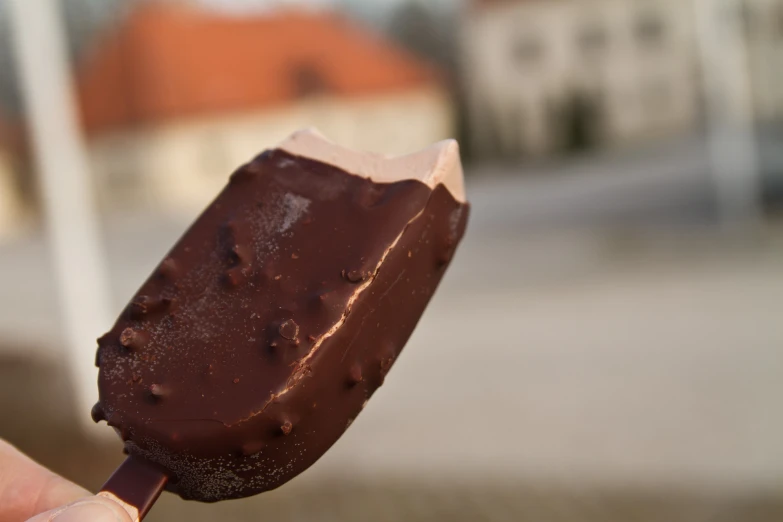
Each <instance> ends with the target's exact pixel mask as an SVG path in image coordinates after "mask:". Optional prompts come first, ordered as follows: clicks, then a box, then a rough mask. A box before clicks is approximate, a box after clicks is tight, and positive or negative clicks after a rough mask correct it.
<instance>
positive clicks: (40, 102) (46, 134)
mask: <svg viewBox="0 0 783 522" xmlns="http://www.w3.org/2000/svg"><path fill="white" fill-rule="evenodd" d="M57 7H58V6H57V2H56V0H10V15H11V22H12V33H13V44H14V52H15V57H16V64H17V68H18V70H19V78H20V87H21V91H22V93H23V99H24V106H25V110H26V113H27V121H28V125H29V131H30V137H31V141H32V145H33V151H34V156H35V167H36V170H37V173H38V176H39V178H40V189H41V195H42V199H43V207H44V213H45V221H46V226H47V231H48V235H49V241H50V243H51V256H52V263H53V268H54V271H55V276H56V281H57V284H58V296H57V297H58V298H59V305H60V306H59V309H60V310H61V311H62V316H61V317H60V318H59V320H60V321H61V326H56V327H55V330H54V331H55V332H58V334H57V335H56V336H55V337H54V338H53V339H52V342H53V343H54V346H55V347H57V348H60V347H62V349H64V350H65V353H64V354H62V355H63V356H64V358H65V360H66V362H67V364H68V369H69V372H70V377H71V381H72V384H73V389H74V392H75V394H76V406H77V408H78V416H79V419H83V420H84V424H83V426H85V428H86V427H87V426H92V423H91V422H90V415H89V411H90V407H91V406H92V404H93V403H94V402H95V401H96V399H97V394H96V378H97V373H96V369H95V367H94V360H95V347H96V344H95V339H96V337H98V336H99V335H100V334H101V333H102V332H103V329H105V328H108V326H109V324H110V323H109V316H108V312H109V308H108V304H109V299H108V286H107V283H106V282H107V278H106V270H105V264H104V261H105V260H104V256H103V252H102V250H101V248H100V243H99V239H98V228H97V227H98V216H97V214H96V211H95V208H94V199H93V196H92V190H91V188H92V187H91V182H90V177H89V173H88V162H87V156H86V151H85V147H84V143H83V141H82V137H81V133H80V130H79V126H78V124H77V119H76V114H75V107H74V97H73V92H72V89H71V81H70V75H69V70H68V60H67V54H66V51H65V34H64V30H63V27H62V23H61V18H60V13H59V12H58V10H57ZM41 298H42V299H50V298H54V296H41ZM53 320H55V321H56V320H57V318H55V319H53Z"/></svg>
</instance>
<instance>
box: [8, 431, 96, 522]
mask: <svg viewBox="0 0 783 522" xmlns="http://www.w3.org/2000/svg"><path fill="white" fill-rule="evenodd" d="M89 494H90V493H89V492H87V491H86V490H84V489H82V488H80V487H79V486H77V485H76V484H74V483H73V482H70V481H68V480H65V479H64V478H62V477H61V476H59V475H57V474H55V473H53V472H51V471H49V470H48V469H46V468H44V467H43V466H41V465H40V464H38V463H36V462H34V461H33V460H32V459H30V458H29V457H27V456H26V455H24V454H22V453H21V452H20V451H19V450H17V449H16V448H14V447H13V446H11V445H10V444H8V443H7V442H5V441H4V440H2V439H0V520H2V521H9V522H21V521H23V520H27V519H28V518H29V517H31V516H33V515H35V514H37V513H41V512H43V511H47V510H49V509H53V508H55V507H57V506H62V505H64V504H68V503H69V502H73V501H74V500H77V499H80V498H83V497H85V496H88V495H89Z"/></svg>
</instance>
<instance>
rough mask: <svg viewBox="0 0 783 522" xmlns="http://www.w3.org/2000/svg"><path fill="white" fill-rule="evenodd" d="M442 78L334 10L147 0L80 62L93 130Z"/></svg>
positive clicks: (85, 112)
mask: <svg viewBox="0 0 783 522" xmlns="http://www.w3.org/2000/svg"><path fill="white" fill-rule="evenodd" d="M433 82H438V73H437V71H436V70H435V69H433V68H432V67H431V66H430V65H429V64H427V63H424V62H422V61H421V60H419V59H418V58H415V57H413V56H411V55H410V54H407V53H406V52H405V51H403V50H401V49H399V48H398V47H396V46H394V45H393V44H391V43H389V42H388V41H385V40H383V39H381V38H380V37H379V36H377V35H375V34H373V33H371V32H369V31H367V30H365V29H363V28H361V27H359V26H357V25H356V24H355V23H353V22H351V21H349V20H347V19H345V18H342V17H340V16H338V15H336V14H332V13H323V12H305V11H282V12H276V13H272V14H266V15H255V16H251V17H233V16H225V15H219V14H215V13H212V12H207V11H203V10H198V9H195V8H193V7H189V6H182V5H171V4H162V3H158V2H146V3H143V4H141V5H140V6H139V7H138V8H136V9H135V10H134V11H132V12H131V14H130V15H129V17H128V18H127V19H126V20H125V21H124V23H123V24H122V25H121V26H120V27H118V28H117V30H115V31H114V33H113V34H111V35H108V37H107V38H106V39H104V40H103V41H102V42H101V43H100V44H99V45H98V46H97V47H96V48H95V49H94V52H93V53H91V54H90V55H89V56H88V57H87V59H85V60H84V61H83V62H82V63H81V64H80V68H79V71H78V74H77V86H78V94H79V101H80V104H81V108H82V119H83V123H84V126H85V130H86V131H87V133H88V134H95V133H97V132H101V131H104V130H109V129H112V128H119V127H124V126H128V125H136V124H154V123H158V122H162V121H168V120H173V119H178V118H185V117H192V116H196V115H200V114H214V113H225V112H236V111H242V110H249V109H253V108H260V107H264V106H270V105H279V104H284V103H289V102H292V101H294V100H296V99H297V98H298V97H300V96H302V95H305V94H307V93H308V92H311V91H324V92H328V93H331V94H335V95H341V96H354V95H362V94H369V93H382V92H387V91H397V90H405V89H410V88H413V87H417V86H421V85H427V84H432V83H433Z"/></svg>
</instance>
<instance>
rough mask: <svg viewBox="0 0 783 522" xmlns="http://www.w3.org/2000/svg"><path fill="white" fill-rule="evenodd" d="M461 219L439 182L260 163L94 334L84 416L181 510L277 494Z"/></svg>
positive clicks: (362, 399)
mask: <svg viewBox="0 0 783 522" xmlns="http://www.w3.org/2000/svg"><path fill="white" fill-rule="evenodd" d="M467 217H468V205H467V204H464V203H460V202H458V201H456V200H455V199H454V198H453V197H452V195H451V194H450V193H449V191H448V190H446V189H445V188H444V187H443V186H442V185H438V186H437V187H436V188H435V189H434V190H433V189H430V188H429V187H428V186H426V185H425V184H423V183H421V182H418V181H415V180H406V181H399V182H396V183H375V182H373V181H371V180H369V179H365V178H361V177H358V176H354V175H352V174H350V173H348V172H345V171H343V170H341V169H339V168H336V167H334V166H331V165H328V164H326V163H321V162H318V161H314V160H310V159H307V158H303V157H299V156H294V155H291V154H289V153H287V152H284V151H282V150H271V151H267V152H265V153H263V154H262V155H260V156H259V157H257V158H256V159H255V160H254V161H253V162H251V163H250V164H248V165H246V166H244V167H243V168H241V169H239V170H238V171H237V172H235V173H234V175H232V177H231V181H230V183H229V185H228V186H227V187H226V188H225V189H224V190H223V192H222V193H221V194H220V195H219V196H218V198H217V199H216V200H215V201H214V202H213V203H212V204H211V205H210V206H209V207H208V208H207V209H206V210H205V211H204V213H203V214H202V215H201V216H200V217H199V219H198V220H197V221H196V222H195V223H194V224H193V225H192V226H191V228H190V229H189V230H188V231H187V232H186V233H185V235H184V236H183V237H182V238H181V239H180V241H179V242H178V243H177V244H176V246H174V248H173V249H172V250H171V252H169V254H168V255H167V256H166V258H165V260H164V261H163V263H162V264H161V266H160V267H159V268H158V269H157V270H155V272H154V273H153V275H152V276H151V277H150V278H149V279H148V280H147V281H146V282H145V283H144V285H143V286H142V287H141V289H140V290H139V291H138V293H137V295H136V296H135V297H134V298H133V299H132V300H131V302H130V304H129V305H128V307H127V309H126V310H125V312H124V313H123V314H122V315H121V316H120V318H119V319H118V320H117V322H116V323H115V325H114V327H113V328H112V330H111V331H110V332H109V333H108V334H106V335H104V336H103V337H101V338H100V339H99V348H98V356H97V363H98V366H99V367H100V376H99V382H98V385H99V394H100V401H99V403H98V404H97V405H96V407H95V408H94V409H93V413H92V414H93V418H94V419H95V420H96V422H97V421H99V420H102V419H105V420H106V421H107V422H108V424H109V425H111V426H114V427H115V428H117V431H118V432H119V433H120V434H121V436H122V437H123V440H124V441H125V448H126V450H127V451H128V452H129V453H130V454H132V455H136V456H140V457H143V458H146V459H148V460H150V461H152V462H154V463H156V464H157V465H160V466H162V467H163V468H165V469H166V470H167V471H168V472H169V474H170V476H171V480H170V481H169V483H168V485H167V489H168V490H170V491H173V492H175V493H177V494H179V495H180V496H182V497H183V498H186V499H195V500H201V501H207V502H212V501H217V500H222V499H229V498H239V497H246V496H249V495H254V494H256V493H260V492H263V491H266V490H269V489H272V488H275V487H278V486H280V485H281V484H283V483H285V482H286V481H288V480H290V479H291V478H293V477H294V476H296V475H297V474H299V473H301V472H302V471H304V470H305V469H307V468H308V467H309V466H310V465H312V464H313V463H314V462H315V461H316V460H317V459H318V458H319V457H320V456H321V455H323V453H324V452H325V451H326V450H327V449H329V447H330V446H331V445H332V444H334V442H335V441H336V440H337V439H338V438H339V437H340V435H341V434H342V433H343V432H344V431H345V429H346V428H347V426H348V425H349V424H350V423H351V422H352V421H353V419H354V418H355V417H356V416H357V415H358V414H359V412H360V411H361V409H362V408H363V405H364V404H365V403H366V401H367V399H368V398H369V397H370V396H371V395H372V394H373V393H374V392H375V390H376V389H377V388H378V387H379V386H380V385H381V384H382V383H383V380H384V378H385V376H386V374H387V373H388V371H389V369H390V368H391V366H392V364H393V363H394V361H395V360H396V359H397V357H398V356H399V354H400V351H401V350H402V348H403V346H404V345H405V342H406V341H407V340H408V337H409V336H410V334H411V333H412V332H413V329H414V327H415V326H416V323H417V322H418V320H419V317H420V316H421V314H422V312H423V311H424V308H425V307H426V305H427V303H428V302H429V300H430V298H431V297H432V294H433V292H434V291H435V288H436V287H437V285H438V283H439V281H440V279H441V277H442V275H443V273H444V271H445V269H446V266H447V265H448V262H449V261H450V259H451V257H452V256H453V253H454V250H455V249H456V247H457V244H458V242H459V241H460V239H461V238H462V235H463V233H464V231H465V226H466V222H467Z"/></svg>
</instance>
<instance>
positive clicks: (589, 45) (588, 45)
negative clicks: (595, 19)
mask: <svg viewBox="0 0 783 522" xmlns="http://www.w3.org/2000/svg"><path fill="white" fill-rule="evenodd" d="M608 40H609V38H608V35H607V34H606V31H605V30H604V28H603V27H601V26H599V25H589V26H586V27H583V28H582V30H581V31H580V32H579V36H578V37H577V44H578V45H579V49H580V50H581V51H582V52H584V53H585V54H591V55H593V54H598V53H601V52H603V51H604V50H605V49H606V47H607V43H608Z"/></svg>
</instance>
